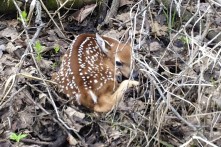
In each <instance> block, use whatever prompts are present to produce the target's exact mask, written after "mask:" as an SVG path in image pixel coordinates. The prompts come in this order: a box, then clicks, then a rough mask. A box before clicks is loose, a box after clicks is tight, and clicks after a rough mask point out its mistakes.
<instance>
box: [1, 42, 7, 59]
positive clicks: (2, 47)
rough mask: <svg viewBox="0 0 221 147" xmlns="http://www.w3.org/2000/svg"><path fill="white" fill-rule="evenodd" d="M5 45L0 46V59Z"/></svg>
mask: <svg viewBox="0 0 221 147" xmlns="http://www.w3.org/2000/svg"><path fill="white" fill-rule="evenodd" d="M5 48H6V47H5V45H4V44H2V45H0V58H1V57H2V55H3V51H4V50H5Z"/></svg>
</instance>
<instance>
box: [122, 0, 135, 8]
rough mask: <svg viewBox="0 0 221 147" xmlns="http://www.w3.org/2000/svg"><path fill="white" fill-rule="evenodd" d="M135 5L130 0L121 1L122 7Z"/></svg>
mask: <svg viewBox="0 0 221 147" xmlns="http://www.w3.org/2000/svg"><path fill="white" fill-rule="evenodd" d="M130 4H133V1H130V0H120V7H122V6H125V5H130Z"/></svg>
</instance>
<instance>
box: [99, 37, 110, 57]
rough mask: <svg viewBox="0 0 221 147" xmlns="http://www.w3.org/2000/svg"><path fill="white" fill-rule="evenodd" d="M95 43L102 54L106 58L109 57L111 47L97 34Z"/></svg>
mask: <svg viewBox="0 0 221 147" xmlns="http://www.w3.org/2000/svg"><path fill="white" fill-rule="evenodd" d="M96 41H97V44H98V45H99V47H100V49H101V50H102V52H104V53H105V54H106V55H107V56H109V55H110V54H109V52H110V50H111V46H110V44H109V43H108V42H107V41H105V40H104V39H103V38H102V37H101V36H100V35H99V34H97V33H96Z"/></svg>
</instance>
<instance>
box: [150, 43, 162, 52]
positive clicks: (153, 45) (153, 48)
mask: <svg viewBox="0 0 221 147" xmlns="http://www.w3.org/2000/svg"><path fill="white" fill-rule="evenodd" d="M160 49H161V46H160V44H159V42H157V41H154V42H151V43H150V51H152V52H153V51H158V50H160Z"/></svg>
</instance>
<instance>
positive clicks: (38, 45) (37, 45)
mask: <svg viewBox="0 0 221 147" xmlns="http://www.w3.org/2000/svg"><path fill="white" fill-rule="evenodd" d="M34 49H35V52H36V54H37V57H36V59H37V61H41V59H42V55H41V53H42V51H43V46H42V45H41V43H40V41H36V42H35V46H34Z"/></svg>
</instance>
